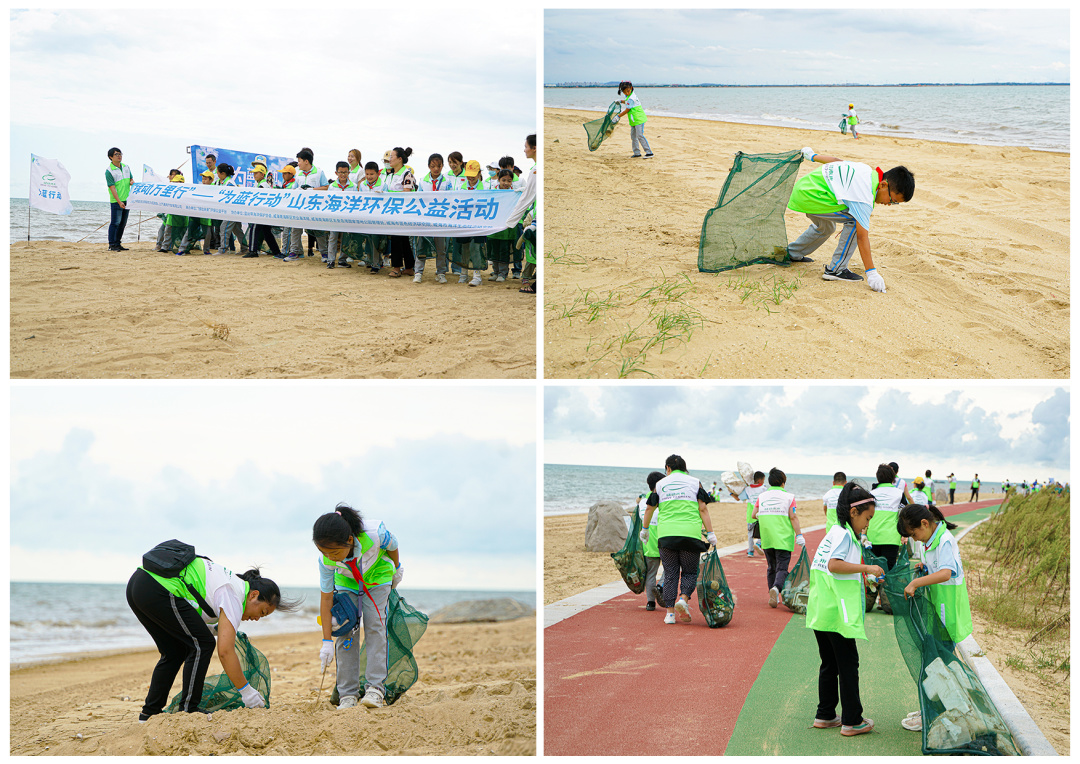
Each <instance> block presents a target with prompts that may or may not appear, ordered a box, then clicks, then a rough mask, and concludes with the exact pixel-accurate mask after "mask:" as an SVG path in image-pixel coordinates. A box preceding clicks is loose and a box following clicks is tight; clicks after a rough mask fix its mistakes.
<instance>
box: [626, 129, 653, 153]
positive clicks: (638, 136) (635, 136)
mask: <svg viewBox="0 0 1080 764" xmlns="http://www.w3.org/2000/svg"><path fill="white" fill-rule="evenodd" d="M638 141H641V148H643V149H645V153H646V154H651V153H652V149H650V148H649V142H648V141H647V140H645V123H644V122H642V123H641V124H640V125H631V126H630V145H631V146H633V148H634V154H635V155H637V154H641V151H640V149H638Z"/></svg>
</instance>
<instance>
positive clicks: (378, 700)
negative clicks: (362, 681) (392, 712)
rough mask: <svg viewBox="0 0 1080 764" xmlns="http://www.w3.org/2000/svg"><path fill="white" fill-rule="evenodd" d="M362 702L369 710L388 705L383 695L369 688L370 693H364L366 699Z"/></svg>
mask: <svg viewBox="0 0 1080 764" xmlns="http://www.w3.org/2000/svg"><path fill="white" fill-rule="evenodd" d="M360 702H361V703H363V704H364V705H365V706H366V707H367V708H382V707H383V706H385V705H386V701H385V700H383V694H382V693H381V692H379V691H378V690H376V689H375V688H374V687H369V688H368V691H367V692H365V693H364V699H363V700H361V701H360Z"/></svg>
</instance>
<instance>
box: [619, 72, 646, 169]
mask: <svg viewBox="0 0 1080 764" xmlns="http://www.w3.org/2000/svg"><path fill="white" fill-rule="evenodd" d="M619 93H621V94H622V95H623V96H624V98H623V100H622V101H620V102H619V103H622V104H624V105H625V106H626V108H625V109H623V110H622V111H621V112H619V117H620V118H622V117H623V116H625V115H626V114H629V115H630V119H629V120H628V121H629V124H630V148H631V150H632V151H633V152H634V154H633V156H632V157H631V158H632V159H640V158H641V149H639V148H638V143H639V142H640V143H641V148H643V149H645V158H646V159H648V158H649V157H651V156H652V155H653V151H652V149H651V148H649V142H648V141H647V140H645V123H646V122H647V121H648V120H649V118H648V117H646V116H645V109H643V108H641V99H639V98H638V97H637V96H636V95H634V85H633V83H631V82H627V81H625V80H624V81H623V82H620V83H619Z"/></svg>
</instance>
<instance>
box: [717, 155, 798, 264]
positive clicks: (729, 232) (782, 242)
mask: <svg viewBox="0 0 1080 764" xmlns="http://www.w3.org/2000/svg"><path fill="white" fill-rule="evenodd" d="M802 158H803V156H802V152H801V151H792V152H789V153H786V154H744V153H742V152H741V151H740V152H739V153H738V154H736V155H735V162H734V163H733V164H732V165H731V170H730V171H729V172H728V176H727V180H725V181H724V187H723V188H722V189H721V190H720V196H719V198H718V199H717V200H716V206H715V207H713V208H712V209H711V210H709V211H708V212H706V213H705V221H704V222H703V223H702V224H701V240H700V242H699V243H698V270H699V271H701V272H703V273H718V272H720V271H727V270H731V269H732V268H741V267H742V266H744V265H753V264H754V263H773V264H774V265H783V264H785V263H788V262H790V259H791V258H790V256H789V255H788V251H787V246H788V240H787V228H786V227H785V225H784V211H785V210H786V209H787V203H788V199H790V198H791V189H792V187H793V186H794V185H795V176H796V175H797V174H798V172H799V163H800V162H801V161H802Z"/></svg>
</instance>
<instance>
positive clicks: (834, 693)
mask: <svg viewBox="0 0 1080 764" xmlns="http://www.w3.org/2000/svg"><path fill="white" fill-rule="evenodd" d="M814 636H815V637H816V638H817V644H818V655H820V656H821V668H820V669H819V670H818V707H817V718H818V719H826V720H829V721H831V720H832V719H834V718H835V717H836V704H837V703H839V704H840V706H841V708H842V709H843V711H842V712H841V714H840V723H841V724H846V725H848V726H849V727H851V726H854V725H856V724H861V723H862V720H863V715H862V712H863V707H862V700H861V699H860V698H859V649H858V647H856V646H855V640H854V639H852V638H851V637H844V636H841V635H840V634H837V633H836V632H835V631H818V630H817V629H814Z"/></svg>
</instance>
